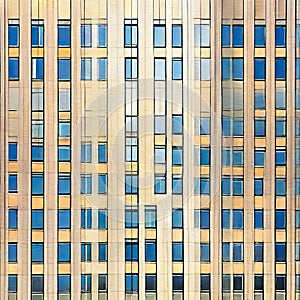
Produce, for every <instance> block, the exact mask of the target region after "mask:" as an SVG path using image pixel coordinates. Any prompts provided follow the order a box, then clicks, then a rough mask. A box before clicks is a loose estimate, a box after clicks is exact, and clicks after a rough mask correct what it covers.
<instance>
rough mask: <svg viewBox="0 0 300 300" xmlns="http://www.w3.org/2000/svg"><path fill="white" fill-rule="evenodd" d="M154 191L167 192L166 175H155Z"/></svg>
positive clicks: (156, 192)
mask: <svg viewBox="0 0 300 300" xmlns="http://www.w3.org/2000/svg"><path fill="white" fill-rule="evenodd" d="M154 193H155V194H165V193H166V175H155V177H154Z"/></svg>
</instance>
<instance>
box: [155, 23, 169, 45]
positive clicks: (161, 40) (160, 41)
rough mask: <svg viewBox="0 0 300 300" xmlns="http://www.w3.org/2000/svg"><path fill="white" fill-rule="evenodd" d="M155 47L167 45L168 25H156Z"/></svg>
mask: <svg viewBox="0 0 300 300" xmlns="http://www.w3.org/2000/svg"><path fill="white" fill-rule="evenodd" d="M153 29H154V39H153V40H154V47H165V46H166V27H165V26H164V25H154V27H153Z"/></svg>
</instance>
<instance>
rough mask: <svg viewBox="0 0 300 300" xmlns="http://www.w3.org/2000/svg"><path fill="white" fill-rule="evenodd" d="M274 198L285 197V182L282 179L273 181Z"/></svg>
mask: <svg viewBox="0 0 300 300" xmlns="http://www.w3.org/2000/svg"><path fill="white" fill-rule="evenodd" d="M275 187H276V188H275V189H276V196H285V195H286V180H285V179H284V178H276V180H275Z"/></svg>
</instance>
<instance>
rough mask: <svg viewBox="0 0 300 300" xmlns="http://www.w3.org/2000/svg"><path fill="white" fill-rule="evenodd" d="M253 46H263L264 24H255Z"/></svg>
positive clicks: (264, 39)
mask: <svg viewBox="0 0 300 300" xmlns="http://www.w3.org/2000/svg"><path fill="white" fill-rule="evenodd" d="M254 46H255V47H265V46H266V26H265V25H255V26H254Z"/></svg>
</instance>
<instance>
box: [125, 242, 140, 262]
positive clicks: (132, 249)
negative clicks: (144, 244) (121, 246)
mask: <svg viewBox="0 0 300 300" xmlns="http://www.w3.org/2000/svg"><path fill="white" fill-rule="evenodd" d="M138 249H139V248H138V243H137V242H132V241H130V240H129V241H127V242H126V243H125V260H126V261H137V260H138V259H139V251H138Z"/></svg>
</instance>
